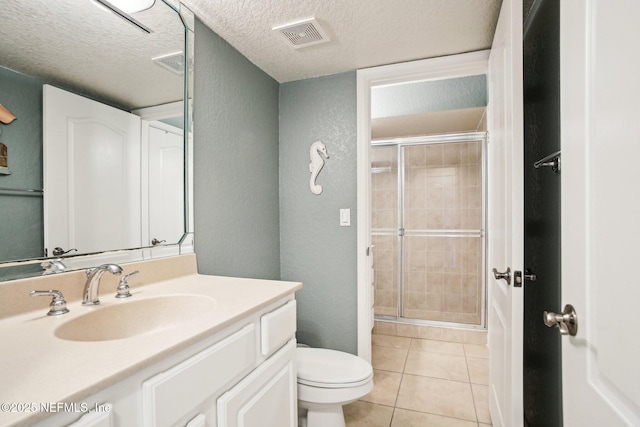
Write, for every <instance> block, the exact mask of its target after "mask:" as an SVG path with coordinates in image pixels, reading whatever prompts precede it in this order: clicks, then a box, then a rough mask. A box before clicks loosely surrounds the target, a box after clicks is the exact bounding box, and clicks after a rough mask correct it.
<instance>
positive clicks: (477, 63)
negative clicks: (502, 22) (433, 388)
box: [356, 51, 489, 361]
mask: <svg viewBox="0 0 640 427" xmlns="http://www.w3.org/2000/svg"><path fill="white" fill-rule="evenodd" d="M488 57H489V51H478V52H471V53H465V54H461V55H451V56H445V57H440V58H432V59H425V60H421V61H412V62H406V63H401V64H392V65H384V66H381V67H375V68H367V69H362V70H358V72H357V116H358V142H357V144H358V159H357V168H358V191H357V193H358V194H357V205H358V209H357V215H358V217H357V224H358V228H357V245H356V248H357V262H358V356H360V357H362V358H363V359H365V360H368V361H370V360H371V310H372V305H373V290H372V289H373V286H372V282H373V276H372V271H373V268H372V267H373V265H372V258H373V257H372V256H368V255H367V254H368V253H371V249H370V246H371V218H370V216H371V163H370V158H369V150H370V145H371V89H372V88H373V87H375V86H385V85H392V84H400V83H408V82H415V81H427V80H440V79H445V78H456V77H464V76H473V75H479V74H486V72H487V60H488ZM368 248H369V250H368ZM371 255H372V254H371Z"/></svg>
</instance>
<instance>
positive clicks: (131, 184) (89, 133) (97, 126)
mask: <svg viewBox="0 0 640 427" xmlns="http://www.w3.org/2000/svg"><path fill="white" fill-rule="evenodd" d="M43 108H44V128H43V137H44V141H43V143H44V185H45V188H44V235H45V248H48V249H49V252H50V251H51V249H52V248H54V247H57V246H59V247H62V248H78V253H91V252H97V251H103V250H105V249H122V248H132V247H139V246H141V190H140V188H141V185H140V159H141V155H140V129H141V128H140V118H139V117H137V116H135V115H133V114H130V113H127V112H125V111H122V110H118V109H116V108H112V107H109V106H107V105H105V104H101V103H99V102H96V101H92V100H90V99H87V98H84V97H81V96H78V95H75V94H72V93H70V92H66V91H64V90H61V89H58V88H55V87H53V86H49V85H45V86H44V100H43Z"/></svg>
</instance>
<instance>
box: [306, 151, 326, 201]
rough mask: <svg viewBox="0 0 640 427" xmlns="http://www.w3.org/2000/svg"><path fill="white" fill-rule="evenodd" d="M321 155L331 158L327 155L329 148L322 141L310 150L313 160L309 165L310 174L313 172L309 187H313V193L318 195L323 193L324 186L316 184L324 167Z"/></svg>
mask: <svg viewBox="0 0 640 427" xmlns="http://www.w3.org/2000/svg"><path fill="white" fill-rule="evenodd" d="M321 153H322V154H323V155H324V156H325V157H326V158H327V159H328V158H329V154H327V147H326V146H325V145H324V144H323V143H322V141H316V142H314V143H313V144H311V149H310V150H309V157H310V159H311V163H309V172H311V180H310V181H309V186H310V187H311V192H312V193H313V194H316V195H317V194H320V193H322V185H317V184H316V179H317V178H318V174H319V173H320V171H321V170H322V167H323V166H324V159H323V158H322V156H321V155H320V154H321Z"/></svg>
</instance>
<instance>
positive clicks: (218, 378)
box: [142, 324, 256, 427]
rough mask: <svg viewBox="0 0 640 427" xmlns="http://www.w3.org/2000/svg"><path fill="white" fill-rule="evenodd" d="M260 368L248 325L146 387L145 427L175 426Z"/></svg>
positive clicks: (144, 400) (143, 387)
mask: <svg viewBox="0 0 640 427" xmlns="http://www.w3.org/2000/svg"><path fill="white" fill-rule="evenodd" d="M255 364H256V336H255V327H254V325H253V324H250V325H247V326H245V327H244V328H242V329H241V330H240V331H238V332H236V333H235V334H233V335H231V336H229V337H227V338H225V339H224V340H222V341H220V342H219V343H217V344H216V345H214V346H212V347H210V348H208V349H206V350H204V351H202V352H200V353H198V354H197V355H195V356H193V357H191V358H189V359H187V360H185V361H184V362H182V363H180V364H178V365H176V366H174V367H173V368H171V369H169V370H168V371H165V372H163V373H161V374H159V375H156V376H155V377H153V378H151V379H149V380H147V381H145V382H144V383H143V386H142V398H143V413H144V416H143V418H144V425H145V426H149V427H152V426H153V427H162V426H169V425H172V424H174V423H175V422H176V421H177V420H178V419H180V418H182V417H184V416H185V415H187V414H188V413H189V411H190V410H192V409H193V408H195V407H196V406H198V405H199V404H200V403H201V402H203V401H204V400H205V399H207V398H208V397H210V396H212V395H213V394H214V393H215V392H217V391H218V390H219V389H220V388H221V387H224V386H225V385H226V384H228V383H229V382H230V381H231V380H233V379H234V378H236V377H238V376H239V375H244V374H246V373H248V372H249V371H251V370H252V369H253V367H254V366H255Z"/></svg>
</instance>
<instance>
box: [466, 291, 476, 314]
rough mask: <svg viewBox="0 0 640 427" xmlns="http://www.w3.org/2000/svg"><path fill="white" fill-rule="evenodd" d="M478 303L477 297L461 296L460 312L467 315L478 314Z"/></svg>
mask: <svg viewBox="0 0 640 427" xmlns="http://www.w3.org/2000/svg"><path fill="white" fill-rule="evenodd" d="M478 303H479V301H478V297H477V296H475V295H473V296H466V295H463V296H462V312H463V313H467V314H475V313H478V311H479V307H478Z"/></svg>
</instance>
